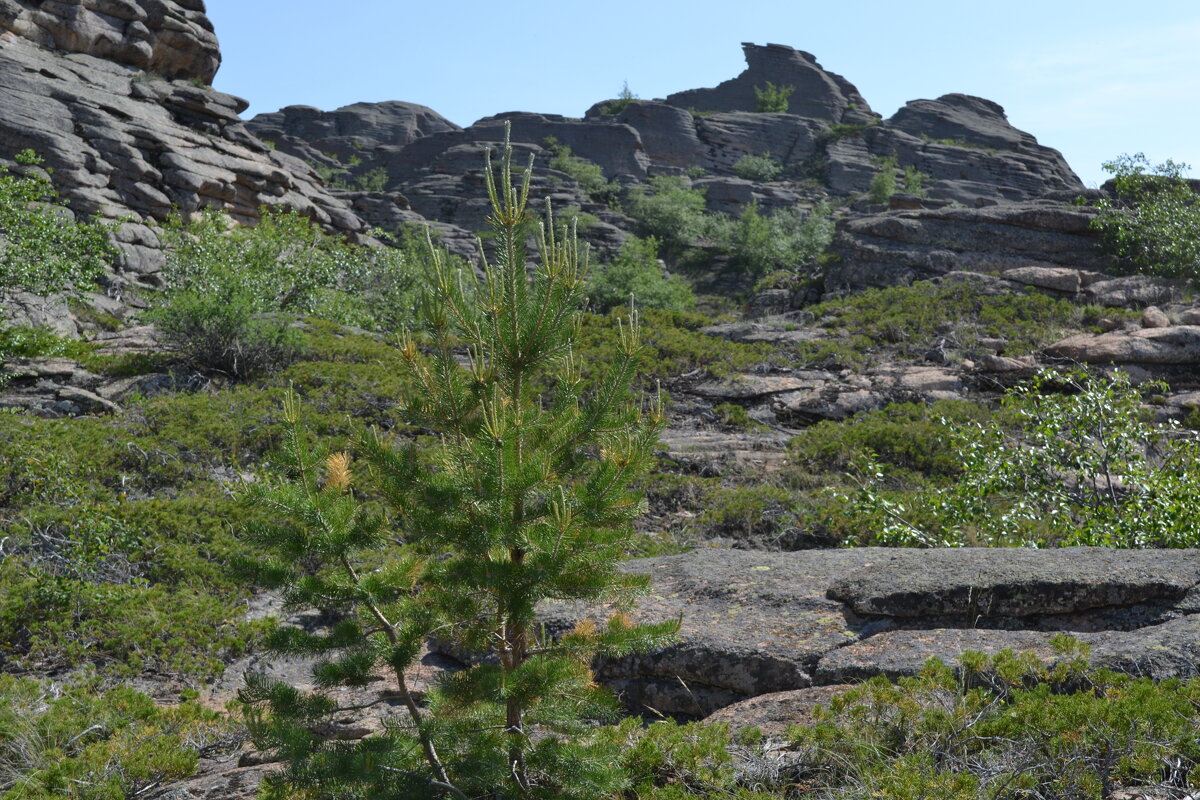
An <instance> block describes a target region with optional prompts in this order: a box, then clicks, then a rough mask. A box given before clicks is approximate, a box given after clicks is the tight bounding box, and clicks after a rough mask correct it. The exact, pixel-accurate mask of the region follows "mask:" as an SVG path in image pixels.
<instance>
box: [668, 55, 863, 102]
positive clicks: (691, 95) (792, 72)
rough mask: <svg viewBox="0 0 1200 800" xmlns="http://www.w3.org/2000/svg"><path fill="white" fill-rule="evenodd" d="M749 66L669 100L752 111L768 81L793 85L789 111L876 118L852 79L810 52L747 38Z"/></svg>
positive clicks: (673, 96)
mask: <svg viewBox="0 0 1200 800" xmlns="http://www.w3.org/2000/svg"><path fill="white" fill-rule="evenodd" d="M742 50H743V51H744V52H745V54H746V69H745V71H743V72H742V73H741V74H740V75H738V76H737V77H736V78H733V79H731V80H728V81H725V82H723V83H721V84H720V85H719V86H717V87H716V88H713V89H691V90H688V91H686V92H676V93H675V94H672V95H668V96H667V102H668V103H670V104H671V105H673V106H678V107H679V108H687V109H694V110H696V111H754V110H755V109H756V103H757V99H756V96H755V93H754V90H755V88H756V87H763V86H765V85H766V84H767V82H768V81H770V82H771V83H773V84H774V85H776V86H780V87H785V86H791V87H794V91H793V92H792V94H791V97H789V98H788V109H787V110H788V113H789V114H796V115H799V116H802V117H812V118H814V119H822V120H829V121H830V122H855V121H862V122H865V121H867V120H870V119H874V118H875V116H876V115H875V114H874V113H873V112H872V111H871V107H870V106H869V105H867V101H866V100H865V99H863V96H862V95H861V94H859V93H858V89H856V88H855V87H854V85H853V84H852V83H850V82H849V81H848V80H846V79H845V78H843V77H842V76H841V75H837V74H835V73H832V72H828V71H826V70H825V69H824V68H822V67H821V65H820V64H818V63H817V59H816V57H815V56H813V55H812V54H811V53H805V52H804V51H802V50H793V49H792V48H790V47H785V46H784V45H779V44H768V45H766V46H762V45H756V44H750V43H748V42H747V43H743V44H742Z"/></svg>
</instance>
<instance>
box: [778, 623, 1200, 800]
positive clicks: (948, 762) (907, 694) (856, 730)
mask: <svg viewBox="0 0 1200 800" xmlns="http://www.w3.org/2000/svg"><path fill="white" fill-rule="evenodd" d="M1054 644H1055V646H1056V648H1057V649H1058V650H1059V657H1060V658H1061V659H1062V662H1061V666H1058V667H1055V668H1053V669H1048V668H1046V667H1044V666H1042V664H1041V663H1040V662H1039V660H1038V659H1037V658H1035V657H1033V656H1031V655H1029V654H1024V653H1014V652H1012V651H1002V652H1000V653H998V654H996V655H994V656H991V657H988V656H986V655H984V654H982V653H971V652H968V653H964V654H962V656H961V658H960V664H959V665H958V669H957V670H956V669H952V668H951V667H948V666H946V665H944V664H942V663H941V662H940V661H937V660H936V659H930V662H929V663H928V664H927V665H926V666H925V669H924V670H923V672H922V673H921V675H920V676H919V677H916V678H902V679H900V680H899V681H898V682H897V683H896V684H893V683H890V682H889V681H887V680H886V679H884V678H873V679H871V680H869V681H866V682H865V683H863V684H860V685H859V686H857V687H855V688H853V689H850V690H849V691H847V692H845V693H843V694H841V695H839V696H837V697H835V698H833V699H832V700H831V701H830V704H829V707H828V709H827V710H822V711H820V712H818V714H817V722H816V723H815V724H813V725H811V726H808V727H793V728H791V729H790V730H789V739H790V742H791V747H792V749H793V750H794V751H795V752H796V754H797V755H798V756H800V764H799V765H798V766H799V768H800V769H801V770H803V772H804V775H805V777H806V782H807V783H808V786H809V788H810V790H812V791H814V793H815V794H817V795H818V796H834V797H881V798H882V797H886V798H890V799H892V800H920V799H925V800H928V799H929V798H937V799H938V800H978V798H980V797H989V798H1014V799H1015V798H1022V797H1055V798H1066V797H1079V798H1082V797H1116V796H1119V795H1118V790H1121V789H1128V788H1133V787H1137V789H1136V791H1138V792H1146V793H1149V794H1158V793H1163V794H1169V792H1170V791H1171V790H1169V789H1168V787H1169V786H1170V785H1172V782H1173V781H1175V780H1176V779H1177V775H1178V773H1177V772H1176V771H1175V770H1172V769H1171V765H1190V764H1192V763H1195V759H1196V758H1197V756H1200V741H1198V740H1197V737H1196V723H1197V708H1198V707H1200V706H1197V704H1196V703H1195V700H1196V699H1197V696H1198V695H1197V693H1198V692H1200V681H1196V680H1192V681H1190V682H1188V683H1181V682H1179V681H1174V680H1170V681H1164V682H1162V683H1155V682H1154V681H1152V680H1149V679H1146V678H1138V679H1134V678H1130V677H1127V676H1122V675H1117V674H1115V673H1111V672H1107V671H1104V670H1089V669H1088V668H1087V667H1086V665H1085V664H1084V663H1083V662H1082V660H1081V658H1080V656H1081V654H1082V653H1083V652H1084V651H1085V649H1086V648H1082V647H1081V646H1080V645H1079V644H1078V643H1077V642H1074V641H1073V640H1070V639H1069V638H1068V637H1059V638H1057V639H1056V640H1055V642H1054ZM1173 772H1176V774H1175V775H1172V773H1173ZM1122 793H1123V792H1122Z"/></svg>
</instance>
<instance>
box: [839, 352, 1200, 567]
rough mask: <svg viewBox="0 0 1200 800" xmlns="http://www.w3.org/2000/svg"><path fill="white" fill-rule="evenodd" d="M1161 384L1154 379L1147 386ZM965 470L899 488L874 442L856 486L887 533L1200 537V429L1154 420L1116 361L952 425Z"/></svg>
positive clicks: (1012, 539)
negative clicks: (938, 481)
mask: <svg viewBox="0 0 1200 800" xmlns="http://www.w3.org/2000/svg"><path fill="white" fill-rule="evenodd" d="M1153 388H1155V387H1154V386H1146V387H1142V390H1148V389H1153ZM951 442H952V446H953V447H954V450H955V453H956V456H957V458H958V460H959V462H960V463H961V468H962V473H961V475H960V476H959V477H958V479H957V480H955V481H954V482H953V483H951V484H949V485H947V486H944V487H937V488H933V489H931V490H929V491H928V492H926V493H923V494H918V495H915V496H910V497H909V498H907V499H906V500H899V499H897V498H895V497H891V496H889V494H888V493H887V492H886V491H882V490H881V487H880V484H879V481H880V479H881V478H882V477H883V475H882V472H881V470H880V469H879V468H878V466H877V465H876V464H875V463H874V459H873V457H872V456H871V454H867V456H866V457H864V458H863V459H862V460H861V461H860V463H858V464H857V465H855V469H856V470H857V472H858V474H859V476H860V484H859V490H858V491H857V492H852V493H847V494H845V495H843V496H844V498H845V500H846V502H847V506H848V508H849V509H850V512H851V514H852V515H854V516H857V517H859V520H860V524H862V525H863V529H864V530H871V531H874V532H875V535H874V538H873V541H874V542H875V543H879V544H898V545H924V546H956V545H957V546H961V545H1026V546H1039V547H1044V546H1066V545H1102V546H1107V547H1195V546H1196V545H1197V543H1198V542H1200V537H1198V534H1197V532H1198V531H1200V511H1198V510H1197V508H1196V505H1195V503H1194V502H1192V501H1191V500H1190V498H1192V497H1193V496H1194V495H1195V494H1196V492H1198V491H1200V440H1198V439H1197V437H1196V436H1195V435H1193V434H1191V433H1189V432H1185V431H1182V430H1180V429H1179V428H1178V426H1177V425H1172V424H1159V423H1155V422H1153V420H1152V418H1151V415H1150V412H1149V411H1148V410H1147V409H1146V408H1145V407H1144V406H1143V404H1142V394H1141V391H1140V390H1139V389H1138V388H1136V387H1134V386H1133V385H1132V384H1131V383H1130V380H1129V377H1128V376H1127V375H1125V374H1124V373H1121V372H1116V373H1114V374H1113V375H1111V376H1109V377H1092V376H1089V375H1087V374H1086V373H1083V372H1068V373H1060V372H1053V371H1047V372H1043V373H1042V374H1040V375H1039V376H1038V377H1037V378H1036V379H1035V380H1033V381H1031V382H1029V383H1026V384H1023V385H1020V386H1018V387H1015V388H1014V389H1012V390H1010V391H1009V392H1008V393H1007V394H1006V395H1005V397H1004V401H1003V413H1001V414H998V415H997V416H996V417H993V418H992V419H991V420H988V421H986V422H983V423H975V424H972V425H966V426H962V427H960V428H958V429H957V430H955V432H954V433H953V434H952V436H951Z"/></svg>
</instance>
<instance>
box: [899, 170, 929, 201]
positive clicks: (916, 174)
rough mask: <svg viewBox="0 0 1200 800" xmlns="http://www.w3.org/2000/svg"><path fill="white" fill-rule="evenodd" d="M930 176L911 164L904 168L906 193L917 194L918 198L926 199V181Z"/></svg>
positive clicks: (903, 183)
mask: <svg viewBox="0 0 1200 800" xmlns="http://www.w3.org/2000/svg"><path fill="white" fill-rule="evenodd" d="M928 178H929V176H928V175H926V174H925V173H924V172H921V170H919V169H917V168H916V167H914V166H913V165H911V164H909V165H908V166H907V167H905V168H904V178H903V182H902V185H903V187H904V191H905V192H906V193H908V194H915V195H916V196H917V197H925V196H926V195H927V194H928V192H927V191H926V189H925V181H926V180H928Z"/></svg>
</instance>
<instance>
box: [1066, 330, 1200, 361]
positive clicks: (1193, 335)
mask: <svg viewBox="0 0 1200 800" xmlns="http://www.w3.org/2000/svg"><path fill="white" fill-rule="evenodd" d="M1045 352H1046V355H1048V356H1051V357H1054V358H1069V359H1071V360H1072V361H1082V362H1084V363H1086V364H1110V363H1111V364H1162V365H1183V364H1196V363H1200V326H1197V325H1173V326H1171V327H1169V328H1143V329H1141V330H1136V331H1121V332H1115V331H1114V332H1112V333H1099V334H1095V333H1081V334H1078V335H1076V336H1071V337H1069V338H1067V339H1063V340H1062V341H1061V342H1057V343H1055V344H1052V345H1050V346H1049V347H1047V348H1046V350H1045Z"/></svg>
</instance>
